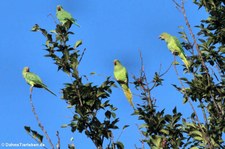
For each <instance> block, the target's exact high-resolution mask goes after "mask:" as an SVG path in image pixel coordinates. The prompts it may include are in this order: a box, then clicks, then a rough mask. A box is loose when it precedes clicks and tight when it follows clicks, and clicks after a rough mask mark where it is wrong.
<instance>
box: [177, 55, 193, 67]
mask: <svg viewBox="0 0 225 149" xmlns="http://www.w3.org/2000/svg"><path fill="white" fill-rule="evenodd" d="M179 56H180V58H181V59H182V61H183V62H184V64H185V66H186V67H187V69H189V68H190V66H191V64H190V62H189V61H188V60H187V58H186V57H185V56H184V55H183V54H181V55H179Z"/></svg>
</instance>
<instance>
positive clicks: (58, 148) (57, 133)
mask: <svg viewBox="0 0 225 149" xmlns="http://www.w3.org/2000/svg"><path fill="white" fill-rule="evenodd" d="M56 136H57V140H58V142H57V145H56V148H57V149H60V146H61V145H60V137H59V131H56Z"/></svg>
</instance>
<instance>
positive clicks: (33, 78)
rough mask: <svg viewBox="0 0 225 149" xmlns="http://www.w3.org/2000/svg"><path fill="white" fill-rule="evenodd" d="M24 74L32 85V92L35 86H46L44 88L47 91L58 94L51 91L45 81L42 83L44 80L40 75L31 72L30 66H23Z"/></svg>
mask: <svg viewBox="0 0 225 149" xmlns="http://www.w3.org/2000/svg"><path fill="white" fill-rule="evenodd" d="M22 74H23V77H24V79H25V80H26V82H27V83H28V84H29V85H30V86H31V87H30V92H32V89H33V87H37V88H44V89H46V90H47V91H49V92H50V93H52V94H53V95H55V96H56V94H54V93H53V92H52V91H50V90H49V89H48V88H47V86H46V85H45V84H44V83H42V80H41V78H40V77H39V76H38V75H36V74H34V73H32V72H30V70H29V68H28V67H24V68H23V73H22Z"/></svg>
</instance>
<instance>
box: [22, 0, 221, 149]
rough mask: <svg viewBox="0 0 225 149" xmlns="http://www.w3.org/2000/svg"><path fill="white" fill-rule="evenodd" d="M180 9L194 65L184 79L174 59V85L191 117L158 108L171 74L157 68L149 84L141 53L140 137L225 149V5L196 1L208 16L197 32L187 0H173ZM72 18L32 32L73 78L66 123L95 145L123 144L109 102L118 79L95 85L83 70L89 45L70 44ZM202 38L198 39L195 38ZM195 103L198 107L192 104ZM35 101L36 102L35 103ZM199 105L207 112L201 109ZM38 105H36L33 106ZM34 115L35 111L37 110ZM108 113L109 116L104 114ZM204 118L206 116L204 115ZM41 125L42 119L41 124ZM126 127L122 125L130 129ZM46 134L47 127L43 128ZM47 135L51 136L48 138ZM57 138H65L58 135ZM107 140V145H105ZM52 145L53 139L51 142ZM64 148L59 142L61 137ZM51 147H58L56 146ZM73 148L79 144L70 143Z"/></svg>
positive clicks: (163, 144) (156, 148) (65, 94)
mask: <svg viewBox="0 0 225 149" xmlns="http://www.w3.org/2000/svg"><path fill="white" fill-rule="evenodd" d="M173 2H174V4H175V5H176V7H177V9H178V10H179V11H181V13H182V14H183V16H184V20H185V22H186V26H187V27H188V33H187V32H186V31H185V30H182V31H181V32H179V33H180V35H181V37H182V38H183V41H184V42H182V46H183V48H184V50H185V52H189V54H188V56H187V58H188V60H189V61H190V62H191V66H190V68H189V69H187V68H186V67H184V69H183V71H184V73H186V74H191V77H182V78H181V77H180V76H179V73H178V71H177V69H176V68H177V67H181V66H180V65H178V66H177V63H173V66H174V71H176V74H177V77H178V80H179V81H180V84H173V86H174V88H175V89H177V90H178V91H179V92H180V93H182V95H183V103H184V104H189V105H190V109H191V110H192V113H190V117H191V119H188V118H186V117H183V115H182V111H180V112H178V111H177V108H176V107H174V109H173V110H172V114H168V113H165V109H164V110H158V109H157V106H158V105H157V100H155V99H154V96H153V95H152V90H153V89H155V88H157V87H158V86H160V85H162V84H163V83H164V80H163V76H164V74H166V73H167V71H165V72H164V73H160V72H155V75H154V77H153V78H152V80H151V81H150V82H149V81H148V80H147V74H146V73H145V71H144V65H143V58H142V55H141V52H140V59H141V62H142V63H141V68H140V75H139V76H133V80H132V83H133V84H134V85H135V88H136V89H137V90H139V91H140V99H141V100H140V103H138V104H137V105H136V106H135V107H136V108H135V109H134V112H133V114H132V115H133V116H137V117H138V120H139V121H141V122H142V125H140V126H139V130H140V132H141V133H142V135H143V136H144V139H142V140H141V142H142V144H143V146H142V148H144V146H145V145H147V146H149V147H150V148H152V149H160V148H162V149H163V148H175V149H176V148H192V149H203V148H209V149H214V148H225V145H224V141H223V135H224V131H225V117H224V111H225V105H224V102H225V101H224V100H225V99H224V95H225V89H224V88H225V78H224V77H225V76H224V73H225V65H224V60H225V59H224V54H225V46H224V44H225V40H224V37H225V30H224V28H225V26H224V24H225V23H224V22H225V14H224V13H225V6H224V5H225V3H224V2H223V1H220V0H210V1H206V0H200V1H198V0H194V3H195V4H196V5H198V6H199V8H202V7H203V8H205V10H206V12H208V14H209V17H208V19H206V20H202V21H201V23H200V25H198V26H196V27H197V28H198V29H199V32H198V34H197V35H195V34H194V33H193V31H192V28H191V25H190V23H189V20H188V17H187V15H186V10H185V6H184V1H183V0H182V1H181V2H180V3H179V2H177V1H175V0H173ZM71 26H73V24H72V22H71V21H70V20H68V21H67V22H66V23H64V24H60V23H59V24H57V25H56V28H55V30H53V31H51V32H48V31H47V30H45V29H43V28H41V27H39V25H37V24H36V25H35V26H34V27H33V28H32V31H35V32H36V31H40V32H41V33H42V34H43V35H44V37H45V38H46V43H45V47H46V52H47V54H46V55H45V56H46V57H49V58H51V59H52V60H53V61H54V63H55V64H56V65H57V66H58V70H61V71H63V72H64V73H65V74H67V75H65V76H69V77H71V82H66V83H65V86H64V88H63V89H61V90H62V99H63V100H64V101H65V102H66V103H67V104H68V108H71V109H73V111H74V116H73V118H72V119H71V123H69V124H66V125H64V127H70V128H71V131H72V132H80V133H84V135H86V136H87V137H88V138H90V139H91V140H92V142H93V143H94V144H95V146H96V148H98V149H101V148H107V149H111V148H112V149H114V148H118V149H121V148H124V144H123V143H122V142H120V141H114V140H113V130H115V129H118V126H117V123H118V122H119V118H118V117H117V116H116V110H117V108H116V106H115V105H112V104H111V103H110V94H112V90H111V88H112V87H115V82H114V81H113V79H112V78H111V77H106V79H105V81H104V82H102V84H100V85H93V83H92V82H89V81H88V80H86V77H87V75H85V74H82V75H81V74H80V73H79V64H80V62H81V61H82V58H83V56H84V52H85V49H84V50H83V51H82V50H78V49H79V48H80V45H81V44H82V41H81V40H79V41H77V42H76V43H75V45H74V46H71V45H69V44H68V41H69V39H70V35H73V32H71V31H70V29H71ZM196 36H197V37H198V40H197V38H196ZM193 103H194V104H195V105H197V107H196V106H194V105H193ZM31 105H32V104H31ZM196 108H199V109H201V111H202V113H197V112H196ZM33 109H34V108H33ZM33 113H34V114H35V110H33ZM99 113H104V117H102V116H99ZM200 117H203V120H201V119H200ZM39 126H41V125H40V123H39ZM126 127H128V125H125V126H124V127H123V128H122V129H125V128H126ZM25 129H26V131H27V132H28V133H29V134H31V135H32V136H35V138H38V139H37V141H38V142H42V139H43V136H42V135H40V134H39V133H37V131H35V130H32V129H31V128H30V127H29V126H25ZM42 131H43V132H44V129H42ZM46 137H47V138H48V135H47V136H46ZM58 140H60V139H59V138H58ZM105 140H108V143H107V146H105V147H104V146H103V143H104V142H105ZM49 142H50V144H51V141H49ZM58 142H59V143H58V146H60V141H58ZM52 148H55V147H54V146H53V145H52ZM68 148H74V145H71V144H69V146H68Z"/></svg>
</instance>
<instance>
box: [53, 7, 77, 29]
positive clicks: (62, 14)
mask: <svg viewBox="0 0 225 149" xmlns="http://www.w3.org/2000/svg"><path fill="white" fill-rule="evenodd" d="M56 17H57V18H58V20H59V22H61V23H62V25H64V24H65V23H66V22H67V21H68V20H69V21H71V22H72V23H73V24H75V25H77V26H79V25H78V24H77V23H76V21H77V20H76V19H74V18H73V17H72V15H71V14H70V13H69V12H67V11H65V10H64V9H63V7H62V6H60V5H58V6H57V8H56Z"/></svg>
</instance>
